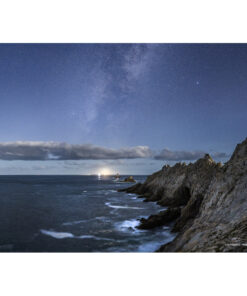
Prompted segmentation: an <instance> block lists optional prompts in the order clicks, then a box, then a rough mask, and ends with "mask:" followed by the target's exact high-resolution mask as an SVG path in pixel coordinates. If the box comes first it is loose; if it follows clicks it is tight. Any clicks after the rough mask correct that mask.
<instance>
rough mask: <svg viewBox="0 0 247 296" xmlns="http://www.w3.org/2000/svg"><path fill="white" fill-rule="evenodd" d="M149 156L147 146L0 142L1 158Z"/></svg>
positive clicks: (66, 158) (98, 158)
mask: <svg viewBox="0 0 247 296" xmlns="http://www.w3.org/2000/svg"><path fill="white" fill-rule="evenodd" d="M150 156H151V150H150V149H149V147H147V146H136V147H130V148H120V149H111V148H105V147H99V146H94V145H91V144H84V145H72V144H67V143H57V142H22V141H18V142H7V143H0V159H2V160H80V159H82V160H83V159H84V160H89V159H92V160H93V159H94V160H100V159H101V160H103V159H135V158H147V157H150Z"/></svg>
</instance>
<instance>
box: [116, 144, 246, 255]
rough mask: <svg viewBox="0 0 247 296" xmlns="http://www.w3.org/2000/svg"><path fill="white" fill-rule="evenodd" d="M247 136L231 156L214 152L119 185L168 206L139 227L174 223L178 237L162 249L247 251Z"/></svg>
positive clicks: (172, 250)
mask: <svg viewBox="0 0 247 296" xmlns="http://www.w3.org/2000/svg"><path fill="white" fill-rule="evenodd" d="M246 184H247V139H245V141H243V142H242V143H241V144H238V145H237V146H236V149H235V151H234V153H233V154H232V156H231V158H230V160H229V161H228V162H226V163H225V164H224V165H222V164H221V163H216V162H215V161H214V160H213V159H212V158H211V156H210V155H209V154H205V156H204V157H203V158H200V159H198V160H197V161H196V162H194V163H189V164H188V165H187V164H185V163H177V164H175V165H174V166H169V165H165V166H164V167H163V168H162V169H161V170H160V171H158V172H155V173H154V174H152V175H150V176H148V177H147V179H146V181H145V182H144V183H143V184H142V183H137V184H135V185H133V186H131V187H128V188H123V189H119V190H118V191H120V192H121V191H124V192H127V193H135V194H137V195H138V197H139V198H144V200H143V201H144V202H151V201H152V202H156V203H157V204H159V205H160V206H163V207H166V209H165V210H163V211H161V212H160V213H158V214H154V215H150V216H149V217H148V218H147V219H145V218H142V219H140V225H139V226H138V228H139V229H153V228H156V227H160V226H169V225H171V224H173V226H172V229H171V232H172V233H177V236H176V237H175V239H174V240H173V241H171V242H169V243H167V244H165V245H161V246H160V248H159V249H158V250H157V251H156V252H247V239H246V238H245V237H246V231H247V217H246V213H247V199H246V198H245V197H246V196H247V186H246Z"/></svg>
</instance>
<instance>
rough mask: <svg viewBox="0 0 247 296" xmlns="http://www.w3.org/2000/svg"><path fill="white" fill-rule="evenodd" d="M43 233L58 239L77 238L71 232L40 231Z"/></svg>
mask: <svg viewBox="0 0 247 296" xmlns="http://www.w3.org/2000/svg"><path fill="white" fill-rule="evenodd" d="M40 232H41V233H43V234H45V235H48V236H51V237H54V238H57V239H62V238H73V237H75V236H74V235H73V234H72V233H70V232H56V231H50V230H44V229H41V230H40Z"/></svg>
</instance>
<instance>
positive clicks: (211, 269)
mask: <svg viewBox="0 0 247 296" xmlns="http://www.w3.org/2000/svg"><path fill="white" fill-rule="evenodd" d="M0 14H1V15H0V28H1V34H0V42H5V43H7V42H42V43H44V42H55V43H56V42H66V43H68V42H80V43H88V42H90V43H92V42H98V43H101V42H135V43H137V42H138V43H139V42H151V43H152V42H159V43H160V42H166V43H168V42H197V43H198V42H217V43H218V42H246V41H247V38H246V36H247V34H246V4H245V1H238V0H235V1H234V2H233V1H229V0H225V1H217V0H207V1H200V0H180V1H178V0H172V1H165V0H163V1H160V0H158V1H156V0H152V1H150V0H149V1H147V0H139V1H134V0H125V1H117V0H114V1H113V0H90V1H83V0H81V1H79V0H78V1H75V0H70V1H64V0H59V1H58V0H49V1H48V0H43V1H34V0H32V1H30V0H22V1H20V0H14V1H13V0H12V1H10V0H8V1H1V2H0ZM0 58H1V57H0ZM246 259H247V257H246V255H245V254H0V262H1V268H0V276H1V284H0V292H1V295H4V296H9V295H11V296H12V295H25V296H28V295H32V296H33V295H35V296H39V295H42V296H44V295H45V296H46V295H52V296H54V295H59V296H60V295H73V296H76V295H86V296H91V295H109V296H110V295H114V296H115V295H118V296H121V295H124V296H126V295H136V296H137V295H138V296H139V295H141V296H143V295H149V296H150V295H161V294H167V295H169V296H173V295H183V296H186V295H190V296H193V295H196V296H198V295H200V296H201V295H202V296H204V295H205V296H206V295H207V296H208V295H224V296H225V295H242V294H243V293H242V292H245V290H246V289H245V285H246V284H245V280H246V279H245V278H246V272H245V266H246V263H247V262H246Z"/></svg>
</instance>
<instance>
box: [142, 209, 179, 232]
mask: <svg viewBox="0 0 247 296" xmlns="http://www.w3.org/2000/svg"><path fill="white" fill-rule="evenodd" d="M180 213H181V209H180V208H169V209H167V210H165V211H162V212H159V213H158V214H156V215H151V216H149V217H148V218H147V219H144V218H142V219H140V222H141V224H140V225H139V226H138V227H137V228H139V229H151V228H155V227H158V226H162V225H166V224H168V223H170V222H172V221H174V220H175V219H177V218H178V217H179V216H180Z"/></svg>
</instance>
